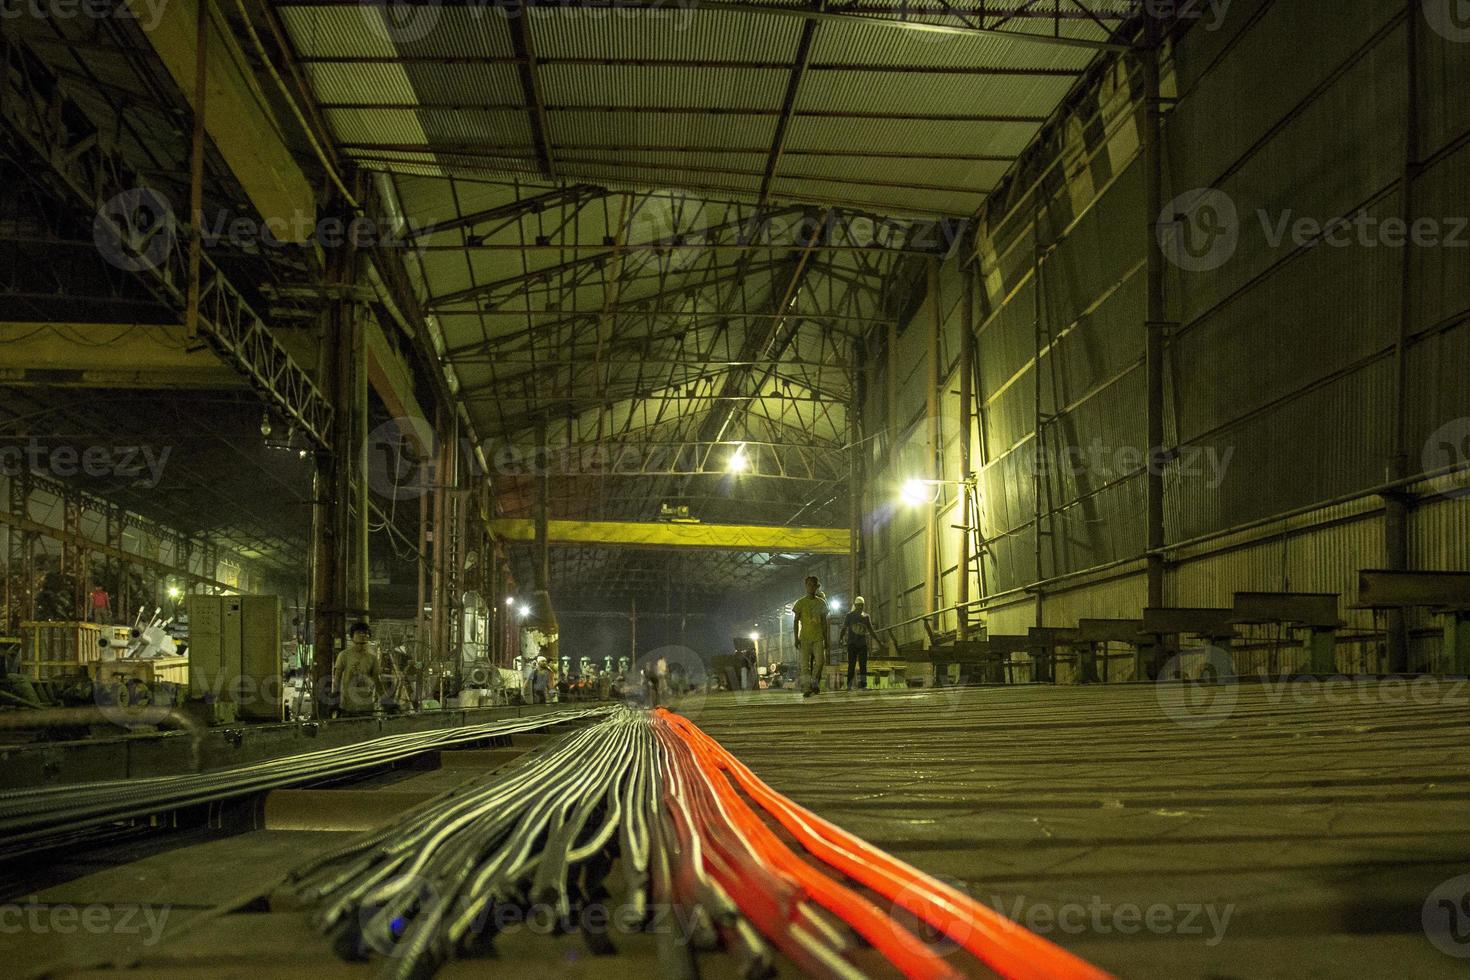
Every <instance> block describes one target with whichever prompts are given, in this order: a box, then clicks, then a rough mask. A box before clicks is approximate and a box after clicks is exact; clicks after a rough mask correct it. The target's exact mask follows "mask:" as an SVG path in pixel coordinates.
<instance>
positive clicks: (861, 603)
mask: <svg viewBox="0 0 1470 980" xmlns="http://www.w3.org/2000/svg"><path fill="white" fill-rule="evenodd" d="M867 604H868V600H867V599H864V598H863V597H862V596H858V597H857V598H856V599H854V600H852V605H853V608H854V609H855V608H857V607H858V606H866V605H867Z"/></svg>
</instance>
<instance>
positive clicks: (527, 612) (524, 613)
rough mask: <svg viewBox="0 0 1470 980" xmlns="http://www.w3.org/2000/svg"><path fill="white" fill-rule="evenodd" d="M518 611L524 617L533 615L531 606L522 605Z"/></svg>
mask: <svg viewBox="0 0 1470 980" xmlns="http://www.w3.org/2000/svg"><path fill="white" fill-rule="evenodd" d="M516 612H518V613H520V614H521V617H522V618H525V617H526V616H529V615H531V607H530V606H522V607H521V608H519V609H517V610H516Z"/></svg>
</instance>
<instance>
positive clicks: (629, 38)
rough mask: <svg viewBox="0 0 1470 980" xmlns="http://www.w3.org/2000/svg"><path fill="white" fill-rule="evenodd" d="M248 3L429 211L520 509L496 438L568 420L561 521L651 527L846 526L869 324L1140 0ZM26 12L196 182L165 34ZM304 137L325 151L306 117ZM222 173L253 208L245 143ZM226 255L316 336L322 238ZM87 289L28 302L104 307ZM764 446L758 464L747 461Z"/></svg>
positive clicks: (558, 427) (588, 575)
mask: <svg viewBox="0 0 1470 980" xmlns="http://www.w3.org/2000/svg"><path fill="white" fill-rule="evenodd" d="M219 9H220V12H221V13H223V14H224V16H225V17H226V18H227V19H228V20H229V21H231V22H232V24H233V26H234V28H235V30H236V34H237V37H238V39H239V41H240V45H241V48H242V49H243V50H244V51H246V52H247V57H251V58H254V59H255V60H257V61H261V60H263V59H261V58H260V51H259V49H257V48H256V47H254V41H253V40H252V39H251V37H250V32H248V31H246V30H245V29H244V22H243V20H242V19H241V13H242V11H245V10H249V13H250V17H251V21H252V24H253V26H254V27H255V28H256V32H255V33H256V34H257V35H258V36H260V37H264V38H266V39H267V41H266V43H267V44H271V43H274V42H273V41H272V40H271V39H279V40H280V41H282V42H283V43H284V44H285V46H286V48H288V49H289V50H285V51H270V52H266V55H267V57H268V58H271V59H279V60H281V61H283V62H285V68H286V75H287V76H288V77H291V78H299V79H301V80H302V83H303V84H302V85H301V87H300V89H299V90H298V91H296V92H294V93H293V99H295V100H297V101H298V102H299V103H301V108H302V110H303V111H304V116H303V119H309V120H312V123H311V124H310V125H312V126H313V128H317V127H320V131H321V133H322V134H323V135H325V137H326V139H327V141H328V142H329V143H330V144H331V145H330V147H329V148H328V152H329V154H330V155H332V156H334V157H336V158H337V159H339V160H343V161H352V162H354V163H355V164H356V165H357V166H358V167H359V168H361V169H365V170H370V171H376V172H379V173H380V174H381V175H382V177H381V178H380V181H381V183H380V184H379V189H380V190H384V189H386V190H388V193H389V196H391V197H394V198H396V199H397V202H398V204H399V206H400V207H401V209H402V213H403V216H404V217H405V218H406V221H407V225H408V228H409V229H410V230H409V232H408V236H409V244H411V245H413V246H414V248H412V249H410V250H409V251H408V253H407V262H408V269H409V272H410V275H411V276H412V277H413V278H414V279H415V284H416V285H417V286H418V288H419V292H420V294H421V296H422V297H423V306H424V310H425V312H426V313H427V314H428V315H429V322H430V330H431V333H432V334H433V336H434V338H435V346H436V348H437V352H438V353H439V354H440V356H441V360H442V366H443V367H444V368H445V369H446V373H447V374H448V375H449V377H450V385H451V388H452V389H453V390H454V391H455V392H456V394H457V397H458V398H459V399H460V400H461V402H462V404H463V405H464V407H465V409H466V411H467V413H468V415H469V417H470V419H471V421H472V423H473V425H474V427H475V430H476V431H477V433H479V435H480V436H481V438H482V439H484V440H485V441H486V444H485V446H484V449H485V456H486V458H487V461H488V462H489V463H490V469H491V474H490V475H491V478H492V481H493V485H494V488H495V491H496V499H497V501H498V509H499V510H500V512H501V513H502V514H504V515H505V516H528V515H529V513H530V500H531V492H532V484H531V480H530V477H529V475H528V474H527V473H526V472H525V471H524V468H523V467H521V466H519V465H518V464H516V463H515V462H513V461H512V462H511V463H509V464H506V463H502V462H497V460H498V459H499V460H503V459H505V458H506V456H505V454H500V455H497V451H498V450H502V449H506V447H511V448H513V449H517V450H522V451H524V450H528V449H530V448H531V447H532V446H533V445H534V443H535V440H536V431H537V424H538V423H544V425H545V429H546V436H547V440H548V443H549V445H550V446H552V447H553V448H554V449H557V450H559V451H560V452H561V455H560V456H559V457H557V458H559V459H560V460H562V461H563V462H562V463H560V464H558V468H556V469H554V473H555V474H556V479H554V480H553V481H552V504H551V509H552V513H553V516H556V517H566V518H601V519H632V520H648V519H653V518H655V517H656V516H657V515H658V513H659V509H660V507H661V506H662V505H663V504H666V503H668V504H687V505H688V506H689V508H690V511H691V513H692V514H693V515H694V516H695V517H697V518H699V519H701V520H704V521H708V522H716V521H718V522H729V523H750V524H770V525H810V526H843V525H845V524H846V523H847V520H848V517H847V498H846V481H847V479H848V454H849V448H850V444H851V438H852V430H851V426H850V419H849V413H848V409H849V406H850V404H851V402H852V400H853V398H854V375H853V371H854V365H855V363H856V362H857V360H858V359H859V358H861V357H862V354H861V352H860V347H859V341H860V340H861V338H863V337H864V336H866V335H867V334H868V333H869V332H870V331H871V330H872V329H873V328H874V327H877V326H879V325H881V324H886V323H888V322H890V321H892V320H893V319H894V318H895V317H899V316H901V315H903V314H904V313H905V312H906V311H907V310H910V309H911V308H912V303H913V302H914V297H915V294H916V290H915V288H914V284H915V283H916V282H918V281H920V279H921V276H922V272H923V267H924V264H925V263H926V261H927V258H928V257H929V256H933V255H938V256H943V255H944V254H947V253H948V252H949V250H950V249H951V248H952V247H954V245H955V244H956V242H957V240H958V238H959V236H960V235H961V234H963V230H964V219H966V218H968V217H969V216H970V215H972V214H973V213H974V212H975V210H976V208H977V207H978V206H979V204H980V203H981V201H982V200H983V199H984V197H985V195H986V193H987V192H989V191H990V190H992V189H993V188H994V187H995V186H996V185H997V184H998V183H999V182H1000V181H1001V180H1002V179H1003V177H1004V176H1005V174H1006V173H1007V171H1008V170H1009V169H1010V168H1011V167H1012V165H1013V163H1014V162H1015V160H1016V157H1017V156H1018V154H1019V153H1020V152H1021V151H1022V149H1023V148H1024V147H1025V146H1027V144H1028V143H1029V142H1030V141H1031V140H1032V139H1033V138H1034V137H1035V136H1036V134H1037V132H1038V130H1039V129H1040V127H1041V126H1042V124H1043V123H1044V122H1045V121H1046V119H1047V118H1048V117H1049V116H1050V115H1051V114H1052V112H1053V111H1054V110H1055V109H1056V107H1057V105H1058V104H1059V102H1060V101H1061V100H1062V98H1063V97H1064V96H1065V94H1066V93H1067V92H1068V91H1069V90H1070V88H1071V87H1072V86H1073V85H1074V84H1075V82H1076V80H1077V78H1078V77H1079V76H1080V75H1081V73H1082V72H1083V71H1084V69H1085V68H1086V67H1087V66H1088V64H1089V63H1090V62H1091V61H1092V59H1093V57H1094V56H1095V55H1096V54H1097V52H1098V50H1100V49H1104V48H1108V47H1112V46H1114V45H1113V40H1114V37H1115V34H1116V33H1117V32H1118V30H1119V28H1120V27H1121V25H1122V23H1123V21H1124V20H1125V19H1126V17H1127V16H1128V14H1129V13H1130V12H1131V9H1132V4H1130V3H1126V2H1116V0H1107V2H1095V0H1087V2H1077V0H1072V2H1069V3H1066V4H1051V3H1047V4H1038V3H1035V2H1034V0H1033V2H1012V3H987V4H983V5H974V9H969V8H962V7H957V6H954V5H951V4H948V3H944V2H943V0H937V2H920V3H916V4H910V3H904V4H886V3H880V2H873V3H863V4H856V3H850V4H840V3H839V4H827V5H825V6H823V5H807V4H798V3H789V2H759V3H742V2H723V0H709V2H700V0H688V2H683V3H679V4H677V5H675V6H669V7H665V6H664V5H661V4H658V3H654V2H648V3H643V2H637V0H628V2H619V3H617V4H615V5H612V6H594V5H583V6H578V5H568V4H563V3H552V2H546V3H530V4H526V5H525V6H524V7H521V6H507V5H486V4H470V5H439V4H426V5H411V4H362V3H358V2H356V0H272V2H271V3H269V4H268V5H260V6H257V5H254V4H251V5H248V6H238V5H236V4H233V3H230V2H225V3H223V4H221V5H220V8H219ZM26 29H27V31H28V37H27V42H28V43H29V44H30V45H31V47H32V49H33V50H34V51H36V52H37V53H38V55H39V56H40V57H41V58H43V59H44V60H45V62H46V64H47V65H48V67H49V68H50V69H51V70H53V71H56V72H57V73H58V74H60V75H61V76H62V77H63V78H69V79H72V80H74V81H75V82H76V86H75V87H76V89H77V90H78V91H80V92H83V93H86V95H85V101H84V103H83V104H84V106H85V108H86V110H87V112H88V114H89V115H90V116H92V117H93V119H94V120H95V121H96V122H97V124H98V125H99V127H111V128H110V131H111V132H115V133H116V134H117V146H118V149H119V150H120V152H122V153H124V154H125V155H126V156H128V157H129V158H130V160H131V161H132V162H133V164H134V165H135V167H136V168H137V169H138V170H139V172H142V173H147V174H149V175H150V176H151V177H153V178H154V179H159V180H163V181H165V182H172V183H173V184H174V185H175V186H181V185H182V182H184V181H186V180H187V160H188V145H187V134H188V126H187V117H188V113H187V111H186V109H184V108H183V107H182V106H181V105H180V104H179V103H178V99H177V92H176V90H175V89H173V88H170V86H169V85H167V84H165V83H164V81H163V80H162V79H163V77H164V76H163V72H162V69H161V67H160V66H159V65H158V63H157V59H156V56H155V55H154V54H153V52H152V51H151V49H150V47H149V45H148V42H147V40H146V39H145V38H144V37H143V36H142V34H141V32H140V31H139V29H138V28H137V27H136V26H130V25H127V24H119V23H116V22H106V21H82V20H73V21H69V22H67V21H59V22H55V23H50V24H43V25H37V24H35V23H28V25H27V28H26ZM257 67H260V66H259V65H257ZM261 87H262V93H263V94H264V93H269V95H268V98H269V99H270V101H272V102H273V103H276V105H275V109H276V115H277V116H278V117H279V118H281V119H287V118H289V117H290V115H291V113H289V112H288V111H285V110H284V109H283V108H282V107H283V106H284V105H285V103H284V100H282V99H280V93H279V92H278V91H274V90H273V86H272V85H270V84H269V83H268V82H267V81H266V80H265V79H264V78H263V77H262V86H261ZM285 137H286V139H287V140H288V141H289V142H291V143H292V144H293V145H294V148H295V149H296V151H297V156H298V158H299V159H301V160H302V161H304V162H306V161H309V162H310V163H309V165H310V166H311V167H312V168H314V167H315V159H314V157H313V155H312V153H311V151H310V149H309V148H308V142H309V141H308V140H307V139H306V138H305V130H304V129H303V128H301V127H294V128H293V127H292V126H290V125H288V126H286V127H285ZM206 192H207V196H208V197H209V198H211V199H212V200H214V201H215V202H216V203H218V204H220V205H222V206H224V207H233V208H241V207H243V200H244V198H243V195H242V194H241V193H240V191H239V188H238V186H237V185H236V184H235V182H234V180H233V178H232V177H231V176H230V173H229V169H228V167H226V166H225V165H224V163H223V161H222V160H220V159H217V158H215V157H214V155H213V154H212V155H211V159H210V161H209V168H208V180H207V186H206ZM40 207H41V206H40V205H39V204H38V205H37V206H36V207H35V208H31V209H30V210H32V211H34V210H38V209H40ZM27 213H29V211H27ZM78 237H82V231H81V230H78ZM53 245H54V247H55V248H56V249H57V251H58V253H60V252H61V251H64V246H63V245H62V244H61V243H53ZM220 260H221V261H222V263H226V264H230V265H231V268H233V269H235V270H238V273H239V274H238V275H237V277H236V278H237V279H238V280H243V281H246V282H248V283H250V284H251V286H252V288H254V289H257V290H258V291H259V292H258V294H257V298H258V300H259V301H260V303H261V304H262V305H263V306H269V307H271V308H272V310H273V312H276V313H280V314H283V315H282V318H281V320H280V322H282V323H286V324H290V323H293V322H295V323H301V324H303V325H305V324H308V323H310V322H311V318H312V317H313V316H314V313H315V307H314V306H313V304H312V302H311V301H310V300H309V299H308V300H305V301H303V300H301V299H299V298H294V299H291V300H289V301H287V300H283V299H282V297H299V296H302V295H306V296H310V293H311V290H309V289H305V290H297V289H294V288H293V287H295V286H299V285H301V284H309V283H311V282H313V281H318V280H319V279H320V276H321V270H320V269H319V268H316V267H315V265H314V263H313V260H312V256H311V253H310V251H309V250H292V251H288V252H284V253H266V254H249V253H240V254H229V253H226V254H224V255H222V256H221V257H220ZM14 265H15V267H16V268H19V267H20V266H19V264H18V263H17V264H14ZM28 275H29V276H30V278H29V279H28V280H26V281H27V282H30V281H32V280H34V279H36V278H37V276H38V275H39V273H38V272H36V271H34V270H33V271H31V272H29V273H28ZM16 281H17V282H19V281H20V280H19V279H16ZM125 288H126V287H125V286H119V287H116V288H112V289H110V290H109V294H110V295H122V291H123V290H125ZM10 291H11V292H12V293H13V294H15V299H14V302H16V303H19V302H21V297H20V293H21V292H22V290H20V289H19V288H18V287H16V286H12V288H11V290H10ZM32 291H33V292H45V290H44V289H40V290H34V289H33V290H32ZM61 292H62V291H61V290H53V295H52V296H51V297H50V299H49V302H50V304H51V306H50V308H49V309H48V308H47V306H46V302H39V303H38V302H36V301H30V302H31V303H32V308H28V309H26V310H25V311H24V312H23V313H21V314H19V315H16V316H13V317H12V319H21V318H40V317H43V316H53V317H56V318H62V319H68V320H80V319H84V318H85V317H84V314H85V313H86V312H87V311H86V309H85V308H81V309H80V310H77V309H66V308H63V307H60V306H58V305H57V304H58V303H60V302H61V300H60V298H59V297H60V295H61ZM43 299H44V297H43ZM68 299H69V301H70V302H72V303H73V304H74V305H75V304H76V303H78V302H85V300H78V299H77V298H76V297H68ZM63 314H66V315H65V316H63ZM142 318H143V317H141V316H140V319H142ZM742 447H743V448H742ZM737 452H738V453H740V454H742V455H743V457H744V458H745V459H747V460H748V464H749V465H748V466H747V468H746V469H745V471H744V472H743V473H741V474H739V475H731V474H730V473H728V472H727V470H728V467H729V462H730V459H731V457H732V456H733V455H735V454H736V453H737ZM510 457H511V458H512V460H514V458H516V454H515V453H510ZM792 560H793V559H792V557H791V556H781V555H770V554H765V555H728V554H699V555H689V556H680V557H679V558H678V560H677V561H674V560H672V559H669V558H668V557H667V556H663V555H650V554H648V553H637V552H616V551H609V550H604V549H590V548H589V549H567V550H564V551H559V552H558V553H557V554H556V558H555V567H554V569H553V578H554V583H553V584H554V585H556V586H558V587H566V588H575V589H578V590H579V591H582V592H584V593H587V594H592V595H596V596H604V597H608V596H614V595H617V594H621V593H625V592H627V591H636V590H642V589H647V588H654V587H657V586H658V585H659V584H660V583H666V582H667V581H668V580H669V578H670V575H671V574H676V575H677V576H678V580H679V581H680V582H681V583H682V584H683V585H684V586H685V587H687V588H695V589H702V590H705V591H708V592H717V591H720V590H726V589H729V588H734V587H745V586H753V585H758V584H759V583H760V582H761V581H763V579H762V576H763V575H769V574H774V573H775V572H777V571H779V570H782V569H785V568H788V567H789V565H790V563H791V561H792ZM674 566H677V568H676V569H674ZM671 569H674V571H673V572H671Z"/></svg>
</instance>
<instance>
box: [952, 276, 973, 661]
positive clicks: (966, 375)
mask: <svg viewBox="0 0 1470 980" xmlns="http://www.w3.org/2000/svg"><path fill="white" fill-rule="evenodd" d="M960 275H961V277H962V278H963V280H964V290H963V294H962V299H961V303H960V324H959V327H960V367H959V371H960V431H959V438H960V481H961V483H962V486H961V488H960V493H961V495H962V496H961V498H960V525H961V527H960V536H959V560H958V562H957V563H956V565H955V575H956V576H957V582H956V588H955V602H956V603H957V605H958V608H957V609H956V612H955V618H956V628H957V630H958V633H959V638H960V639H961V640H968V639H969V638H970V606H969V603H970V533H971V529H970V514H971V512H972V511H973V509H974V507H973V500H972V498H973V495H974V487H973V485H972V484H971V482H970V481H971V480H972V479H973V477H974V472H973V470H972V461H971V459H970V441H971V439H972V438H973V437H974V425H975V420H974V414H975V378H974V372H975V333H974V330H975V325H974V321H973V317H974V304H975V277H974V274H973V270H972V269H971V264H970V262H968V261H966V262H965V263H964V264H963V265H962V266H961V267H960Z"/></svg>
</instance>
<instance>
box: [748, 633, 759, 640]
mask: <svg viewBox="0 0 1470 980" xmlns="http://www.w3.org/2000/svg"><path fill="white" fill-rule="evenodd" d="M750 638H751V639H752V640H757V641H758V640H760V638H761V635H760V634H759V633H752V634H750Z"/></svg>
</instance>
